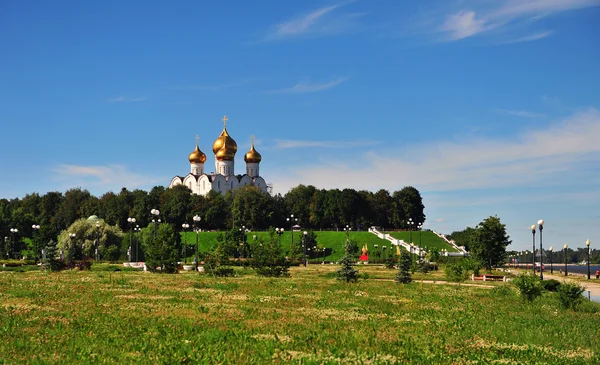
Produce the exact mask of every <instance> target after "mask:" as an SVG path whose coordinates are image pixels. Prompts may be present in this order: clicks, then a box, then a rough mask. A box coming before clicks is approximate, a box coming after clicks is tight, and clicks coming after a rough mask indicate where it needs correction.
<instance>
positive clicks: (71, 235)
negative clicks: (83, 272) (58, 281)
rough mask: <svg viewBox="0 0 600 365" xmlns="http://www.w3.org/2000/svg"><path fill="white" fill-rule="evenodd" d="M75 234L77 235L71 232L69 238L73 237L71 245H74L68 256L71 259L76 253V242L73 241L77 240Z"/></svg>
mask: <svg viewBox="0 0 600 365" xmlns="http://www.w3.org/2000/svg"><path fill="white" fill-rule="evenodd" d="M75 236H76V234H75V233H69V238H70V239H71V245H70V246H72V248H71V249H70V250H69V254H68V258H69V259H71V260H72V259H73V254H74V252H73V250H74V249H75V244H74V242H73V241H75ZM69 261H70V260H69Z"/></svg>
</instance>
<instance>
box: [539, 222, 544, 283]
mask: <svg viewBox="0 0 600 365" xmlns="http://www.w3.org/2000/svg"><path fill="white" fill-rule="evenodd" d="M538 228H539V229H540V280H544V267H543V263H544V260H543V256H542V255H543V253H544V251H543V247H542V231H543V230H544V220H543V219H540V220H539V221H538Z"/></svg>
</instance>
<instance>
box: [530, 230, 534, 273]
mask: <svg viewBox="0 0 600 365" xmlns="http://www.w3.org/2000/svg"><path fill="white" fill-rule="evenodd" d="M531 234H532V235H533V251H531V257H532V258H533V260H532V261H531V262H532V265H533V275H535V224H533V225H532V226H531Z"/></svg>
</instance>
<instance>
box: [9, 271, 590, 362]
mask: <svg viewBox="0 0 600 365" xmlns="http://www.w3.org/2000/svg"><path fill="white" fill-rule="evenodd" d="M97 266H98V267H97V268H95V269H101V268H102V266H101V265H97ZM93 268H94V266H93ZM357 268H358V269H359V270H360V271H361V272H368V273H369V277H370V279H367V280H361V281H360V282H359V283H355V284H345V283H342V282H339V281H337V280H335V279H334V277H335V272H334V271H335V270H337V269H338V266H337V265H309V266H308V267H307V268H304V267H295V268H292V270H291V277H290V278H281V279H276V278H262V277H257V276H255V274H254V273H253V271H252V270H250V269H241V268H238V269H237V271H238V273H239V276H237V277H233V278H214V277H212V276H208V275H200V274H197V273H192V272H182V273H180V274H175V275H167V274H162V275H161V274H151V273H147V272H130V271H127V272H108V271H88V272H82V271H65V272H59V273H47V272H42V271H33V272H22V273H15V272H0V363H6V364H53V363H56V364H69V363H77V364H79V363H84V364H87V363H103V364H131V363H140V364H181V363H191V364H208V363H213V364H271V363H275V364H283V363H303V364H388V363H389V364H395V363H404V364H428V365H429V364H565V365H578V364H599V363H600V338H599V337H598V335H597V333H598V328H600V316H598V315H597V314H595V313H591V312H593V311H594V310H598V306H597V305H595V306H594V305H593V304H592V303H586V307H585V308H587V310H585V311H578V312H574V311H572V310H563V309H562V308H560V306H559V304H558V300H557V298H556V295H555V294H553V293H546V294H544V296H543V297H542V298H541V299H537V300H536V301H534V302H533V303H531V304H530V303H524V302H522V301H521V299H520V298H519V296H518V294H517V293H516V292H515V291H514V290H513V289H512V288H511V287H510V284H507V283H491V285H492V286H493V287H494V289H490V288H489V287H488V286H489V285H490V283H487V284H486V286H483V283H480V284H479V286H475V287H473V286H466V285H462V286H460V287H458V286H450V285H435V284H428V283H422V282H413V283H412V284H409V285H400V284H396V283H395V282H394V281H393V280H392V278H393V276H394V274H395V273H396V271H395V270H387V269H385V268H383V267H381V266H362V265H360V266H358V267H357ZM432 277H433V276H432ZM375 278H377V279H375ZM422 278H423V279H428V278H430V277H429V276H428V275H425V276H422Z"/></svg>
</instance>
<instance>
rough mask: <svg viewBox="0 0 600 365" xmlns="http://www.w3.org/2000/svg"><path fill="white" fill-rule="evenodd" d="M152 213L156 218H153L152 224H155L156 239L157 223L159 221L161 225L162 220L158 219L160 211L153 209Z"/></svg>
mask: <svg viewBox="0 0 600 365" xmlns="http://www.w3.org/2000/svg"><path fill="white" fill-rule="evenodd" d="M150 213H151V214H152V215H153V216H154V218H152V223H154V238H156V223H157V221H158V223H160V219H158V216H159V215H160V211H159V210H158V209H152V210H151V211H150Z"/></svg>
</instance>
